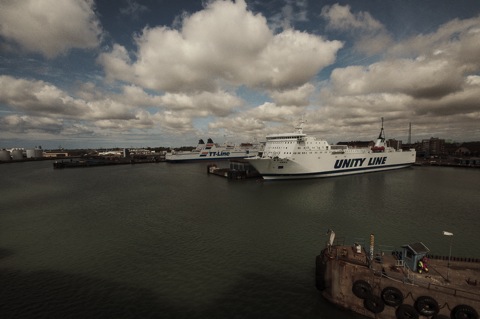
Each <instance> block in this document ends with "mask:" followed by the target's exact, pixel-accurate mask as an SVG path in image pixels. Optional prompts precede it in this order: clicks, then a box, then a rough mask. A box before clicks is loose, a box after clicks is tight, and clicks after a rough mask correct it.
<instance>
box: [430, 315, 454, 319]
mask: <svg viewBox="0 0 480 319" xmlns="http://www.w3.org/2000/svg"><path fill="white" fill-rule="evenodd" d="M432 319H450V317H449V316H445V315H435V316H433V317H432Z"/></svg>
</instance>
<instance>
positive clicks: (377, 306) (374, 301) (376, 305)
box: [363, 296, 385, 313]
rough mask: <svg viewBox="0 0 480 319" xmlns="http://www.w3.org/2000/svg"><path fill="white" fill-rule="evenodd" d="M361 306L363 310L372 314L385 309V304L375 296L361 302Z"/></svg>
mask: <svg viewBox="0 0 480 319" xmlns="http://www.w3.org/2000/svg"><path fill="white" fill-rule="evenodd" d="M363 306H364V307H365V309H367V310H369V311H371V312H373V313H380V312H382V311H383V309H385V304H384V303H383V300H382V298H380V297H377V296H371V297H369V298H366V299H364V300H363Z"/></svg>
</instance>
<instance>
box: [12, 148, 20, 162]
mask: <svg viewBox="0 0 480 319" xmlns="http://www.w3.org/2000/svg"><path fill="white" fill-rule="evenodd" d="M11 154H12V159H13V160H15V161H18V160H22V159H23V151H22V150H13V151H12V152H11Z"/></svg>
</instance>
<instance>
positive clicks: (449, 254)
mask: <svg viewBox="0 0 480 319" xmlns="http://www.w3.org/2000/svg"><path fill="white" fill-rule="evenodd" d="M452 239H453V236H450V251H449V253H448V266H447V281H448V280H449V279H448V273H449V271H450V259H451V258H452Z"/></svg>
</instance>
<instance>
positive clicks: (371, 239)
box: [370, 118, 383, 261]
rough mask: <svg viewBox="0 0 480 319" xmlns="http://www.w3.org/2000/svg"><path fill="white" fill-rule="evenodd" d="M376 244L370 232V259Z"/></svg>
mask: <svg viewBox="0 0 480 319" xmlns="http://www.w3.org/2000/svg"><path fill="white" fill-rule="evenodd" d="M382 119H383V118H382ZM374 246H375V237H374V235H373V234H370V260H371V261H373V248H374Z"/></svg>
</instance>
